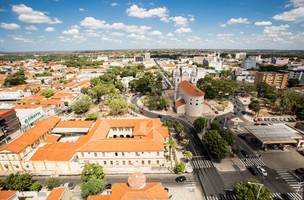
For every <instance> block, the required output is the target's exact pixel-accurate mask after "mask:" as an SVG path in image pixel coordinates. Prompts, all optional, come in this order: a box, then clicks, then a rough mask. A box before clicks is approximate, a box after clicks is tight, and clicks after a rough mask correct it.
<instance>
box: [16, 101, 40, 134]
mask: <svg viewBox="0 0 304 200" xmlns="http://www.w3.org/2000/svg"><path fill="white" fill-rule="evenodd" d="M15 111H16V115H17V117H18V118H19V121H20V123H21V129H22V130H26V129H28V128H30V127H31V126H32V125H33V123H34V122H36V121H37V120H39V119H41V118H42V117H44V116H45V112H44V111H43V109H42V106H39V105H17V106H16V107H15Z"/></svg>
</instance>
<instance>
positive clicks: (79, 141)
mask: <svg viewBox="0 0 304 200" xmlns="http://www.w3.org/2000/svg"><path fill="white" fill-rule="evenodd" d="M79 124H80V125H79ZM54 132H55V133H57V134H60V135H62V139H60V140H59V138H61V137H58V135H53V133H54ZM67 132H69V133H75V132H77V134H78V137H72V139H71V140H68V139H69V137H68V136H67ZM73 136H75V134H74V135H73ZM50 137H52V138H50ZM53 137H54V139H53ZM167 138H168V129H167V127H164V126H162V124H161V121H160V120H159V119H147V118H130V119H102V120H97V121H96V122H85V123H82V122H81V123H80V122H77V121H76V122H72V121H70V122H66V121H61V119H60V118H59V117H56V116H53V117H49V118H46V119H43V120H41V121H38V122H37V123H36V124H35V125H34V127H33V128H31V129H29V130H28V131H27V132H25V133H24V134H22V135H21V136H19V137H18V138H16V139H15V140H13V141H11V142H10V143H8V144H5V145H4V146H1V147H0V172H2V173H6V174H7V173H10V172H18V171H20V172H23V171H27V172H31V173H33V174H38V175H39V174H40V175H42V174H44V175H45V174H80V173H81V170H82V167H83V166H84V165H85V164H86V163H98V164H100V165H102V166H103V167H104V169H105V171H106V172H109V171H110V172H111V171H115V169H117V168H126V167H127V168H130V169H138V168H140V167H143V168H144V169H146V170H149V169H151V168H154V167H162V166H164V164H165V163H166V159H165V156H164V151H165V145H164V144H165V142H166V140H167ZM58 140H59V141H58ZM116 171H117V170H116ZM116 171H115V172H116Z"/></svg>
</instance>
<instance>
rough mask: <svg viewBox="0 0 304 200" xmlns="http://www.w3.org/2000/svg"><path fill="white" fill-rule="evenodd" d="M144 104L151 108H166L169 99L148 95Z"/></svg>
mask: <svg viewBox="0 0 304 200" xmlns="http://www.w3.org/2000/svg"><path fill="white" fill-rule="evenodd" d="M143 104H144V105H145V106H146V107H148V108H149V110H164V109H167V108H168V107H169V100H168V99H166V98H164V97H159V96H158V95H148V96H146V97H145V99H144V100H143Z"/></svg>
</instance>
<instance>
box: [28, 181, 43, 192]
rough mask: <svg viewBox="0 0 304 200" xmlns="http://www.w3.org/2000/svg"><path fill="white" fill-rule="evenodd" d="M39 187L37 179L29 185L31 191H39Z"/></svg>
mask: <svg viewBox="0 0 304 200" xmlns="http://www.w3.org/2000/svg"><path fill="white" fill-rule="evenodd" d="M41 189H42V185H41V184H40V183H39V182H37V181H36V182H34V183H33V184H32V185H31V187H30V190H31V191H40V190H41Z"/></svg>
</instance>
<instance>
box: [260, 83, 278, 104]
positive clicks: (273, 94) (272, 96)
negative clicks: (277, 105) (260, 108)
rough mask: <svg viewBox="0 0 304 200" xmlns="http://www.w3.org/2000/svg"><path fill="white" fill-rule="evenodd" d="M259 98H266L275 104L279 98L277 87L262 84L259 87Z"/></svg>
mask: <svg viewBox="0 0 304 200" xmlns="http://www.w3.org/2000/svg"><path fill="white" fill-rule="evenodd" d="M257 92H258V97H262V98H266V99H268V100H269V101H270V102H271V103H274V102H275V101H276V100H277V98H278V92H277V90H276V88H275V87H272V86H270V85H268V84H266V83H261V84H259V85H258V86H257Z"/></svg>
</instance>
